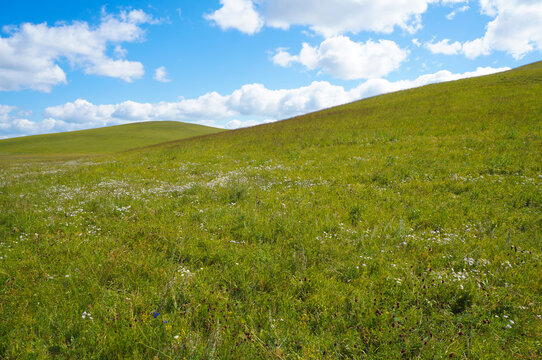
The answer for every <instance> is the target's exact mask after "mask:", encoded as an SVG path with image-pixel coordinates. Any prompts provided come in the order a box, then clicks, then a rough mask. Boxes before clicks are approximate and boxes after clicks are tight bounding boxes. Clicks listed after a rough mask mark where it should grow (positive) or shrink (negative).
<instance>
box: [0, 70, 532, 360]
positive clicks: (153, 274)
mask: <svg viewBox="0 0 542 360" xmlns="http://www.w3.org/2000/svg"><path fill="white" fill-rule="evenodd" d="M541 98H542V63H536V64H532V65H530V66H526V67H523V68H519V69H515V70H513V71H509V72H505V73H499V74H495V75H491V76H487V77H481V78H473V79H466V80H460V81H456V82H451V83H444V84H436V85H430V86H426V87H422V88H417V89H412V90H408V91H402V92H398V93H393V94H387V95H383V96H378V97H374V98H370V99H365V100H363V101H360V102H355V103H352V104H347V105H344V106H340V107H336V108H331V109H327V110H324V111H320V112H316V113H312V114H308V115H305V116H300V117H297V118H293V119H289V120H285V121H281V122H276V123H272V124H267V125H263V126H258V127H253V128H248V129H242V130H235V131H228V132H223V133H219V134H214V135H208V136H203V137H198V138H194V139H185V140H181V141H178V142H172V143H167V144H163V145H157V146H154V147H151V148H145V149H140V150H133V151H129V152H124V153H117V154H112V155H106V156H101V157H93V158H80V159H76V160H70V161H65V160H62V159H56V160H55V159H54V158H51V159H49V160H48V161H31V160H24V159H21V158H12V159H8V158H6V159H4V160H3V161H2V162H0V284H1V285H0V314H1V315H0V358H5V359H21V358H22V359H44V358H52V359H71V358H78V359H125V358H140V359H152V358H154V359H402V358H405V359H443V358H447V359H448V358H452V359H536V358H542V343H541V342H542V340H541V339H542V304H541V299H542V276H541V275H542V269H541V256H542V242H541V240H542V232H541V229H542V138H541V125H542V101H541Z"/></svg>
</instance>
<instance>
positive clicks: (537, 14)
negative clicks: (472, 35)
mask: <svg viewBox="0 0 542 360" xmlns="http://www.w3.org/2000/svg"><path fill="white" fill-rule="evenodd" d="M480 7H481V11H482V14H485V15H488V16H491V17H494V18H495V19H494V20H493V21H491V22H490V23H489V24H488V25H487V27H486V33H485V34H484V36H483V37H481V38H478V39H474V40H472V41H467V42H464V43H463V44H461V49H458V46H457V44H458V43H457V42H455V43H453V44H451V45H452V46H453V49H454V51H452V48H451V47H442V48H441V49H440V50H441V51H440V52H439V53H443V54H457V53H462V54H464V55H465V56H466V57H467V58H470V59H473V58H476V57H478V56H482V55H489V54H491V53H492V52H493V51H503V52H506V53H508V54H510V55H512V56H513V57H514V58H515V59H521V58H522V57H523V56H525V54H527V53H529V52H532V51H536V50H538V51H542V1H536V0H480ZM441 43H442V42H439V43H437V44H440V45H444V44H441ZM437 44H434V45H437ZM426 45H427V44H426ZM445 51H446V52H445Z"/></svg>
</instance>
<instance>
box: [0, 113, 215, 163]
mask: <svg viewBox="0 0 542 360" xmlns="http://www.w3.org/2000/svg"><path fill="white" fill-rule="evenodd" d="M220 131H223V130H221V129H216V128H212V127H208V126H203V125H196V124H186V123H181V122H176V121H151V122H142V123H135V124H127V125H118V126H109V127H104V128H98V129H90V130H81V131H72V132H64V133H56V134H46V135H35V136H25V137H19V138H13V139H5V140H0V155H22V154H25V155H26V154H33V155H44V154H46V155H71V156H80V155H98V154H110V153H114V152H119V151H124V150H128V149H133V148H137V147H144V146H149V145H154V144H158V143H163V142H167V141H172V140H179V139H184V138H189V137H194V136H201V135H208V134H213V133H217V132H220Z"/></svg>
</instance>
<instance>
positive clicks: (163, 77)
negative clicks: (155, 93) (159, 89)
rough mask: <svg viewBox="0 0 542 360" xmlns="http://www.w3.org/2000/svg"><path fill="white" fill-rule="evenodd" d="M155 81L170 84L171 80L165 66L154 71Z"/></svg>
mask: <svg viewBox="0 0 542 360" xmlns="http://www.w3.org/2000/svg"><path fill="white" fill-rule="evenodd" d="M153 79H154V80H156V81H159V82H170V81H171V79H169V78H168V73H167V71H166V68H165V67H164V66H160V67H159V68H157V69H156V70H155V71H154V77H153Z"/></svg>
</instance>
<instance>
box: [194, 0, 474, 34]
mask: <svg viewBox="0 0 542 360" xmlns="http://www.w3.org/2000/svg"><path fill="white" fill-rule="evenodd" d="M465 2H468V1H467V0H440V1H439V0H378V1H374V0H326V1H312V0H221V1H220V3H221V4H222V7H221V8H220V9H218V10H217V11H215V12H214V13H212V14H210V15H206V16H205V17H206V18H207V19H208V20H210V21H212V22H213V23H215V24H217V25H218V26H220V27H221V28H222V29H237V30H239V31H241V32H244V33H248V34H254V33H256V32H258V31H260V30H261V28H262V27H263V26H264V24H265V25H267V26H269V27H273V28H280V29H288V28H290V27H291V26H295V25H301V26H308V27H309V28H310V29H312V30H313V31H314V32H316V33H319V34H321V35H324V36H325V37H331V36H336V35H340V34H345V33H359V32H361V31H375V32H380V33H391V32H393V31H394V29H395V28H396V27H398V28H400V29H403V30H405V31H408V32H410V33H414V32H416V31H417V30H419V29H420V28H421V16H422V14H423V13H425V12H426V11H427V8H428V5H429V4H431V3H441V4H444V5H447V4H456V3H465ZM256 5H257V6H256Z"/></svg>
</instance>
